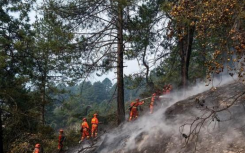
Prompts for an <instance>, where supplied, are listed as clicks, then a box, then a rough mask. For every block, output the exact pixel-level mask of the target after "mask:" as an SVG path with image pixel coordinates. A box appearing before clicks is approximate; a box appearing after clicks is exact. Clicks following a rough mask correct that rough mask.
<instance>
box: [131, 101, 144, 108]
mask: <svg viewBox="0 0 245 153" xmlns="http://www.w3.org/2000/svg"><path fill="white" fill-rule="evenodd" d="M142 104H144V101H139V102H134V101H133V102H131V104H130V106H131V107H138V106H139V105H142Z"/></svg>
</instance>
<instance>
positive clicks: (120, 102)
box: [117, 2, 125, 125]
mask: <svg viewBox="0 0 245 153" xmlns="http://www.w3.org/2000/svg"><path fill="white" fill-rule="evenodd" d="M117 37H118V42H117V117H118V120H117V123H118V125H119V124H121V123H122V122H123V121H124V120H125V107H124V85H123V50H124V49H123V6H122V5H121V3H120V2H119V3H118V19H117Z"/></svg>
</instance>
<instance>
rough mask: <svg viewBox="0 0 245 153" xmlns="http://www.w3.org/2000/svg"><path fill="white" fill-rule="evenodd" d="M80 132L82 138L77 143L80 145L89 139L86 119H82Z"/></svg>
mask: <svg viewBox="0 0 245 153" xmlns="http://www.w3.org/2000/svg"><path fill="white" fill-rule="evenodd" d="M80 131H81V132H82V138H81V140H80V141H79V143H81V142H82V141H83V140H84V139H85V138H87V139H89V126H88V122H87V119H86V118H83V122H82V124H81V130H80Z"/></svg>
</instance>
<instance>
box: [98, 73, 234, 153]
mask: <svg viewBox="0 0 245 153" xmlns="http://www.w3.org/2000/svg"><path fill="white" fill-rule="evenodd" d="M235 80H236V78H233V77H230V76H225V77H224V76H223V77H222V78H219V79H214V80H213V81H212V82H211V83H210V84H209V86H206V83H199V84H197V85H196V86H194V87H191V88H189V89H188V90H186V91H176V92H174V93H171V94H170V95H168V96H161V98H163V99H164V98H167V97H171V98H172V100H171V101H170V102H169V103H168V104H165V103H164V101H162V103H163V105H162V106H158V107H160V108H159V109H158V110H157V111H155V112H154V113H153V114H148V113H146V114H144V115H142V114H141V115H140V116H139V118H138V119H137V120H136V121H133V122H127V123H125V124H123V125H121V126H120V127H118V128H117V129H115V130H113V131H111V132H110V133H108V134H106V135H105V136H104V137H103V141H104V142H103V143H102V146H101V148H100V149H99V150H97V152H100V153H114V152H115V153H123V152H128V151H130V150H137V152H144V150H143V149H144V147H146V146H150V147H151V146H154V144H157V143H164V142H162V141H161V142H156V140H159V141H160V140H163V139H164V138H165V137H166V138H169V139H171V140H166V141H169V142H168V144H167V145H166V146H167V147H166V148H165V152H167V153H177V152H181V150H182V151H183V149H182V147H183V145H184V144H185V143H184V141H185V139H183V137H182V136H181V134H180V132H179V128H180V126H181V125H182V124H183V121H186V122H188V121H190V122H191V121H193V120H194V119H195V118H194V117H193V118H190V117H186V116H177V117H175V118H177V119H178V120H176V121H175V122H174V123H169V122H168V121H167V120H165V119H164V118H165V116H164V113H165V111H166V109H167V108H168V107H169V106H171V105H173V104H175V103H176V102H178V101H180V100H183V99H186V98H188V97H191V96H194V95H197V94H199V93H202V92H205V91H208V90H210V89H215V88H216V87H219V86H222V85H224V84H228V83H231V82H233V81H235ZM182 93H184V94H182ZM166 105H167V106H166ZM190 111H192V112H193V113H194V114H198V113H199V114H200V112H199V111H196V110H190ZM194 116H195V115H194ZM210 127H215V125H214V123H211V124H210V125H209V126H208V127H206V133H205V132H204V133H201V134H200V136H202V139H208V136H207V135H209V134H207V132H211V131H212V130H213V129H214V128H213V129H212V128H210ZM216 127H217V126H216ZM185 130H186V132H188V129H185ZM205 134H206V135H205ZM211 135H212V134H211ZM234 136H235V134H234ZM206 137H207V138H206ZM228 138H230V137H228ZM228 138H227V137H223V139H224V140H225V143H224V144H227V142H230V141H232V140H233V139H234V137H232V138H230V139H228ZM170 141H171V142H173V143H171V142H170ZM212 141H214V140H212ZM208 142H209V141H208ZM210 143H213V142H211V140H210ZM224 144H222V145H224ZM197 146H198V145H197ZM199 148H201V147H200V146H199ZM145 152H146V151H145ZM153 152H154V151H153ZM183 152H184V151H183ZM211 152H212V151H211Z"/></svg>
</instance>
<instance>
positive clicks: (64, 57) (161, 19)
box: [0, 0, 245, 152]
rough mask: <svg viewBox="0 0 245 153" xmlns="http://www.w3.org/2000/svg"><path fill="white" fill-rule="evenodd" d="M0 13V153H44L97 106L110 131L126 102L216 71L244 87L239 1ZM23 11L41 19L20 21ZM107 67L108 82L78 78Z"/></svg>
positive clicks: (14, 0)
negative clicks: (37, 150)
mask: <svg viewBox="0 0 245 153" xmlns="http://www.w3.org/2000/svg"><path fill="white" fill-rule="evenodd" d="M0 6H1V7H0V107H1V109H0V113H1V114H0V115H1V122H0V123H1V126H0V128H1V129H0V136H1V138H0V144H1V146H0V152H3V151H4V152H14V151H16V152H25V151H30V150H31V149H30V148H32V147H33V146H34V144H35V143H36V142H39V141H42V143H43V146H46V147H47V148H48V146H52V145H48V144H49V143H50V142H52V141H53V137H52V136H53V135H54V131H53V130H54V129H58V128H60V126H63V128H65V127H68V126H70V124H75V123H77V122H78V123H79V122H80V119H81V117H84V116H86V115H89V113H93V112H102V110H103V109H105V110H106V109H108V108H109V110H106V111H107V113H105V114H103V115H104V117H105V121H108V122H113V123H116V124H118V125H119V124H121V123H123V122H124V121H125V111H127V109H125V108H126V107H125V106H126V105H125V104H126V102H129V101H130V100H133V99H134V98H135V97H139V96H141V98H144V97H145V96H149V95H150V94H151V93H152V92H154V91H156V90H159V89H162V87H163V86H164V85H165V84H169V83H171V84H173V86H174V88H176V89H177V88H184V89H186V88H188V86H190V85H193V84H195V83H196V82H197V81H200V80H201V81H207V82H209V81H212V79H213V77H214V76H215V75H218V74H220V73H223V72H228V74H229V75H230V76H233V75H238V77H239V78H240V79H241V80H243V81H244V53H245V52H244V51H245V29H244V28H245V9H244V7H245V3H244V1H239V0H201V1H200V0H176V1H174V0H169V1H166V0H69V1H65V0H45V1H44V2H42V3H36V2H35V0H22V1H20V0H2V1H1V2H0ZM33 9H35V10H37V11H38V13H40V14H41V16H40V17H37V18H36V19H35V22H34V23H30V20H29V17H28V14H29V12H30V11H31V10H33ZM127 60H137V61H138V62H139V64H140V65H141V66H142V67H143V69H142V72H140V73H135V74H131V75H129V76H126V75H124V73H123V69H124V66H125V65H124V63H125V62H126V61H127ZM115 70H116V74H117V82H116V84H112V83H111V80H109V79H105V80H103V81H102V82H94V83H91V82H89V81H87V80H86V79H88V78H89V76H90V75H91V74H94V73H97V75H98V76H100V75H105V74H107V73H108V72H109V71H115ZM115 113H116V115H115ZM61 120H63V121H61ZM16 127H18V128H16ZM42 139H43V140H42ZM27 140H30V141H28V142H29V143H27ZM46 140H47V141H46ZM2 142H3V143H2ZM3 144H4V146H3ZM20 146H25V147H20ZM25 148H28V149H29V150H28V149H26V150H25ZM18 149H22V150H21V151H19V150H18ZM49 149H50V150H52V147H50V148H49Z"/></svg>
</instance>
